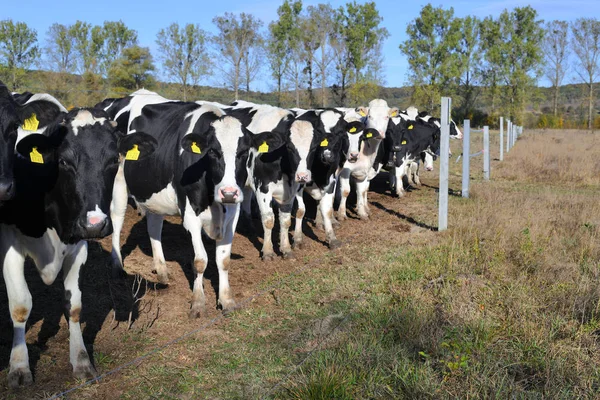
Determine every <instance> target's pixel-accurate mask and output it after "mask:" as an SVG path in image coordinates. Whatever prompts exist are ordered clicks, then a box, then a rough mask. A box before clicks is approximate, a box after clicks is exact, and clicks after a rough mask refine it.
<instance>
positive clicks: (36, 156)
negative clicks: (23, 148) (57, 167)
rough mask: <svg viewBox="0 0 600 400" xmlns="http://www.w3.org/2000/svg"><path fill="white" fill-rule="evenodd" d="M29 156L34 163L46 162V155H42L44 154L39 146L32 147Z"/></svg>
mask: <svg viewBox="0 0 600 400" xmlns="http://www.w3.org/2000/svg"><path fill="white" fill-rule="evenodd" d="M29 158H30V159H31V162H32V163H36V164H43V163H44V157H42V154H41V153H40V152H39V151H38V149H37V147H34V148H32V149H31V153H29Z"/></svg>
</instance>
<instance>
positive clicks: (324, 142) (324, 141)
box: [321, 139, 329, 147]
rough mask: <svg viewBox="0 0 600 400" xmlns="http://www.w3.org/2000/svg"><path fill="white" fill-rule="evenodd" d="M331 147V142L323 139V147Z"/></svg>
mask: <svg viewBox="0 0 600 400" xmlns="http://www.w3.org/2000/svg"><path fill="white" fill-rule="evenodd" d="M327 146H329V141H328V140H327V139H323V141H322V142H321V147H327Z"/></svg>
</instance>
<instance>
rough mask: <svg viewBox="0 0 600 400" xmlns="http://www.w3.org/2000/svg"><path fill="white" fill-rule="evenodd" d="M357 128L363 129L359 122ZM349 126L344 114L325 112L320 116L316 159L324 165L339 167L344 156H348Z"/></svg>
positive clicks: (331, 111)
mask: <svg viewBox="0 0 600 400" xmlns="http://www.w3.org/2000/svg"><path fill="white" fill-rule="evenodd" d="M355 127H357V129H358V128H361V127H363V125H362V124H361V123H360V122H359V123H358V124H355ZM347 128H348V129H349V125H348V122H346V120H344V114H343V113H342V112H340V111H337V110H333V109H330V110H325V111H323V112H321V113H320V114H319V120H318V122H317V124H316V125H315V129H316V131H317V132H318V136H319V138H318V139H317V140H318V142H319V146H318V147H317V148H316V150H317V152H316V154H315V157H318V159H319V161H320V162H321V163H322V164H324V165H337V164H338V163H339V161H340V156H341V155H342V154H348V148H349V141H348V129H347Z"/></svg>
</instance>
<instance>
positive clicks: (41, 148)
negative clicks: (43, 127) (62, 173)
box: [16, 133, 57, 164]
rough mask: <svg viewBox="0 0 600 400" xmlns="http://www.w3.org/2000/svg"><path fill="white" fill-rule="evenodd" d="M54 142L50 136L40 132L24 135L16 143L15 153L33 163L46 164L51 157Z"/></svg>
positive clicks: (54, 146)
mask: <svg viewBox="0 0 600 400" xmlns="http://www.w3.org/2000/svg"><path fill="white" fill-rule="evenodd" d="M56 147H57V146H56V143H55V141H53V140H52V139H51V138H49V137H48V136H46V135H42V134H40V133H32V134H30V135H27V136H25V137H24V138H23V139H21V140H20V141H19V143H17V147H16V150H17V153H18V154H20V155H21V156H22V157H23V158H24V159H25V160H27V161H29V162H32V163H34V164H46V163H48V162H49V161H50V160H52V159H53V156H52V155H53V153H54V150H55V149H56Z"/></svg>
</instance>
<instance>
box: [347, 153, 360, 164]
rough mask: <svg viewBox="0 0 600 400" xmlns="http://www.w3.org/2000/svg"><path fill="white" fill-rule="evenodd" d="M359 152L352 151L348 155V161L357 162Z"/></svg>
mask: <svg viewBox="0 0 600 400" xmlns="http://www.w3.org/2000/svg"><path fill="white" fill-rule="evenodd" d="M358 157H359V153H350V154H349V155H348V161H349V162H351V163H355V162H357V161H358Z"/></svg>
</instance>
